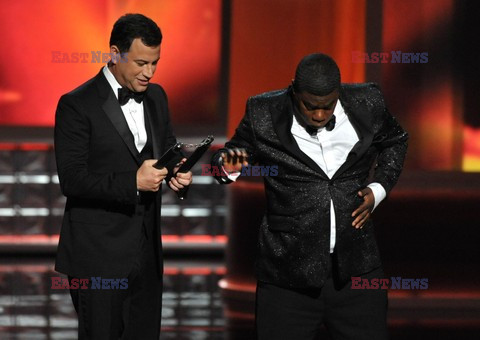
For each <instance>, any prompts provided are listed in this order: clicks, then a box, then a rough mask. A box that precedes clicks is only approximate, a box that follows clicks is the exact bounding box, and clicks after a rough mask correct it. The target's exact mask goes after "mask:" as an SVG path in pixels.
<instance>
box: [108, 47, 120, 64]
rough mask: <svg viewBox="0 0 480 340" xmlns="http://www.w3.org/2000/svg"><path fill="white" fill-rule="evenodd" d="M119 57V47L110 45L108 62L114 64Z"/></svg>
mask: <svg viewBox="0 0 480 340" xmlns="http://www.w3.org/2000/svg"><path fill="white" fill-rule="evenodd" d="M120 58H121V53H120V49H119V48H118V47H117V45H112V46H110V63H112V64H114V65H116V64H117V63H118V62H119V60H120Z"/></svg>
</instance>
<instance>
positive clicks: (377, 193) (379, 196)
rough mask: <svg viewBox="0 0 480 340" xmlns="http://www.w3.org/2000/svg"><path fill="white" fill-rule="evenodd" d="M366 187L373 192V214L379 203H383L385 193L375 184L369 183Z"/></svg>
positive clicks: (380, 186)
mask: <svg viewBox="0 0 480 340" xmlns="http://www.w3.org/2000/svg"><path fill="white" fill-rule="evenodd" d="M367 187H369V188H370V189H372V192H373V198H374V205H373V209H372V212H373V210H375V208H376V207H377V206H378V205H379V204H380V202H381V201H383V200H384V199H385V197H387V192H386V191H385V189H384V188H383V187H382V185H381V184H380V183H377V182H374V183H370V184H369V185H367Z"/></svg>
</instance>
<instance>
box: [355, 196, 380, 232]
mask: <svg viewBox="0 0 480 340" xmlns="http://www.w3.org/2000/svg"><path fill="white" fill-rule="evenodd" d="M358 196H360V197H363V203H362V204H360V206H359V207H358V208H357V210H355V211H354V212H353V214H352V217H356V218H355V220H354V221H353V223H352V226H354V227H355V228H356V229H362V228H363V226H364V225H365V223H366V222H367V220H368V219H369V218H370V214H371V212H372V210H373V207H374V205H375V196H374V195H373V191H372V189H370V188H369V187H366V188H365V189H363V190H360V191H359V192H358Z"/></svg>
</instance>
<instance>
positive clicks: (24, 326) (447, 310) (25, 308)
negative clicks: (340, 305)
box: [0, 257, 480, 340]
mask: <svg viewBox="0 0 480 340" xmlns="http://www.w3.org/2000/svg"><path fill="white" fill-rule="evenodd" d="M0 260H1V263H2V264H1V265H0V339H2V340H4V339H5V340H7V339H8V340H9V339H12V340H13V339H20V340H30V339H32V340H33V339H39V340H40V339H49V340H50V339H75V338H76V327H77V321H76V315H75V311H74V309H73V306H72V303H71V300H70V295H69V292H68V290H65V289H55V290H54V289H51V282H52V277H58V276H59V274H58V273H56V272H54V271H53V269H52V268H53V259H52V258H51V257H43V258H33V257H23V258H13V257H7V258H1V259H0ZM397 269H398V268H397ZM397 272H398V271H397ZM224 274H225V267H224V264H223V260H222V258H220V257H217V258H204V259H202V258H197V259H195V260H193V259H189V258H185V257H183V258H182V259H167V260H166V262H165V277H164V296H163V312H162V314H163V318H162V334H161V338H160V339H162V340H167V339H180V340H181V339H192V340H203V339H245V340H248V339H253V338H254V335H253V334H254V333H253V329H252V327H251V326H249V325H251V323H250V322H246V323H244V324H243V326H241V327H239V326H237V327H236V328H232V327H230V326H228V325H231V323H230V322H228V320H227V319H226V317H225V315H224V311H223V303H222V296H221V292H220V289H219V287H218V281H219V280H220V279H221V278H222V277H223V276H224ZM432 280H433V281H432ZM430 282H432V283H433V285H432V284H431V285H430V288H431V289H429V290H428V292H421V293H422V294H417V293H420V291H416V292H415V291H402V292H389V294H390V311H389V328H390V334H391V339H393V340H396V339H440V340H443V339H478V334H480V333H479V332H480V288H477V289H478V290H475V286H473V285H471V284H469V283H468V282H464V284H463V285H460V286H456V289H455V290H454V291H453V290H448V289H447V288H448V286H443V285H442V286H438V285H435V284H434V283H435V278H434V277H431V279H430ZM324 335H325V336H324V337H322V339H328V337H327V336H326V333H325V334H324ZM299 340H301V339H299Z"/></svg>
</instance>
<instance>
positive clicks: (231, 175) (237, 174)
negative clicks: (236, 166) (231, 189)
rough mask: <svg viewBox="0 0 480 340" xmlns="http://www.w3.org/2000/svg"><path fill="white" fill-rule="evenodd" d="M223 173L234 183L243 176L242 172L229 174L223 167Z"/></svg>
mask: <svg viewBox="0 0 480 340" xmlns="http://www.w3.org/2000/svg"><path fill="white" fill-rule="evenodd" d="M222 171H223V173H224V174H225V176H227V178H228V179H229V180H231V181H232V182H235V181H236V180H237V179H238V177H240V175H241V174H242V173H241V172H240V171H235V172H231V173H228V172H226V171H225V168H224V167H223V166H222Z"/></svg>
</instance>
